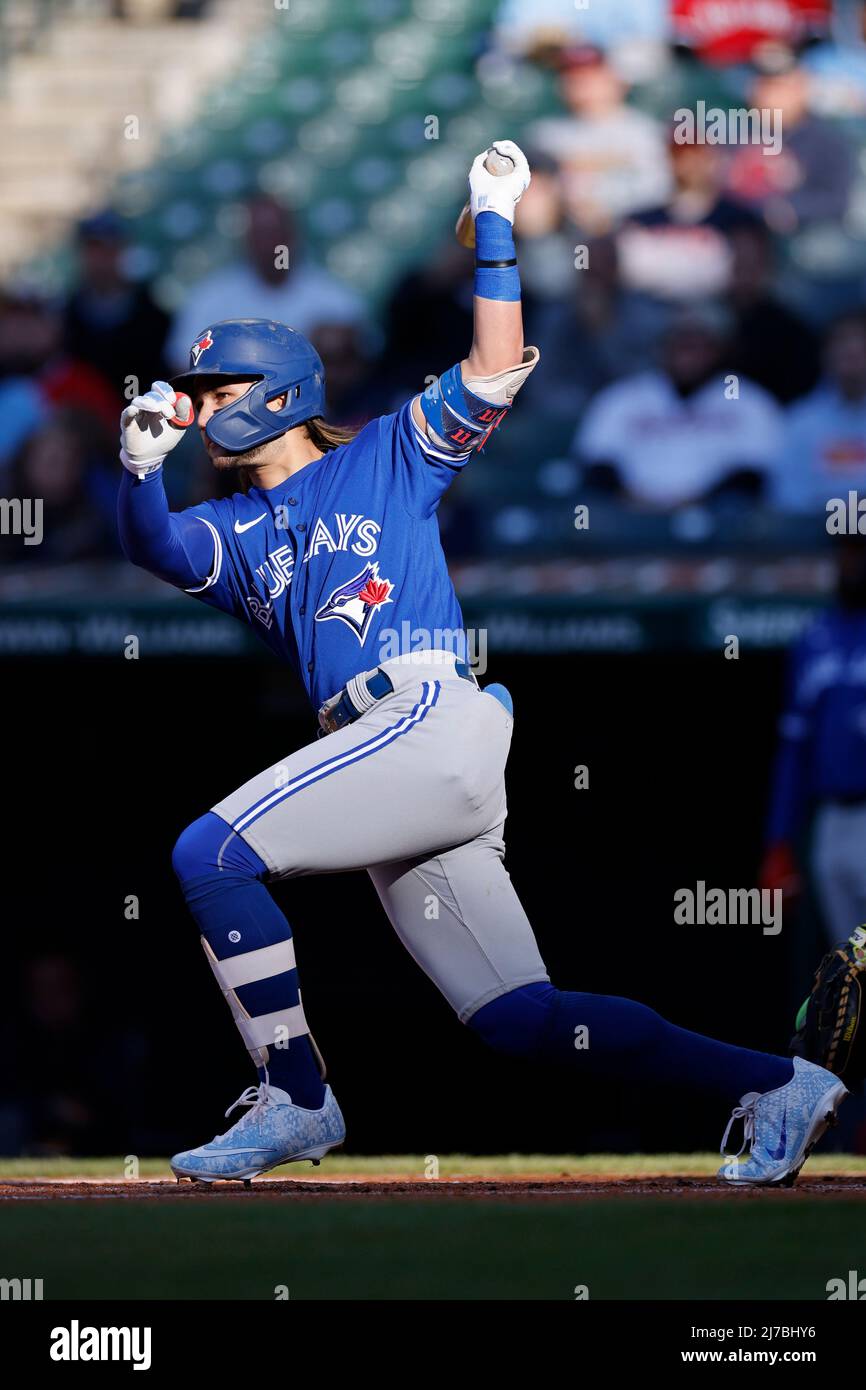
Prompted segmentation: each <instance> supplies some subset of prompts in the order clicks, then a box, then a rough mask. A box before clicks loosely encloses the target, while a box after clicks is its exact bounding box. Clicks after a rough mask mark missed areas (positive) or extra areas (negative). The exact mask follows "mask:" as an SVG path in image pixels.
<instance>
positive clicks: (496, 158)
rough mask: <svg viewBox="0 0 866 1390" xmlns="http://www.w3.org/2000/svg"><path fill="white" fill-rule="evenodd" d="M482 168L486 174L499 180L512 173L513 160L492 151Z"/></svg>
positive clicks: (506, 155)
mask: <svg viewBox="0 0 866 1390" xmlns="http://www.w3.org/2000/svg"><path fill="white" fill-rule="evenodd" d="M484 167H485V169H486V170H487V172H488V174H493V175H494V176H495V177H496V178H501V177H502V175H503V174H511V173H513V171H514V160H513V159H512V158H511V156H510V155H508V154H500V153H499V151H498V150H495V149H492V150H491V151H490V153H489V154H488V156H487V158H486V159H485V161H484Z"/></svg>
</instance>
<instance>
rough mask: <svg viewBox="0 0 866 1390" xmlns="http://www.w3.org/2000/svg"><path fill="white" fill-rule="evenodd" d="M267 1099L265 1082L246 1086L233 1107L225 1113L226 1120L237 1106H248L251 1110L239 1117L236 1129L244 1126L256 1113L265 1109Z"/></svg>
mask: <svg viewBox="0 0 866 1390" xmlns="http://www.w3.org/2000/svg"><path fill="white" fill-rule="evenodd" d="M269 1099H270V1097H269V1095H268V1087H267V1083H266V1082H262V1084H261V1085H260V1086H248V1087H247V1089H246V1090H245V1091H243V1092H242V1093H241V1094H240V1095H239V1096H238V1098H237V1100H236V1101H235V1103H234V1105H230V1106H229V1108H228V1110H227V1111H226V1119H228V1117H229V1115H230V1114H231V1113H232V1111H233V1110H237V1108H238V1106H239V1105H249V1106H250V1107H251V1109H249V1110H248V1111H247V1113H246V1114H245V1115H241V1118H240V1119H239V1120H238V1121H237V1124H238V1127H240V1126H242V1125H245V1124H247V1122H248V1121H249V1120H251V1119H252V1117H253V1115H255V1114H256V1113H257V1111H259V1110H263V1109H264V1108H265V1106H266V1105H267V1104H268V1102H269Z"/></svg>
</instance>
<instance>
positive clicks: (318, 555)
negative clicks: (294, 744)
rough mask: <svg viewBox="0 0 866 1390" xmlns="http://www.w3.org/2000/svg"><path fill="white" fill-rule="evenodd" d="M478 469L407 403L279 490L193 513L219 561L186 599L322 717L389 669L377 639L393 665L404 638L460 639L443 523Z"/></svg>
mask: <svg viewBox="0 0 866 1390" xmlns="http://www.w3.org/2000/svg"><path fill="white" fill-rule="evenodd" d="M469 456H470V455H469V452H466V453H464V454H457V455H454V454H451V453H445V452H444V451H443V450H441V449H438V448H437V447H436V446H435V445H434V444H433V443H431V441H430V440H429V439H427V438H426V437H425V436H424V435H423V434H422V432H421V431H420V430H419V428H418V427H417V425H416V424H415V421H414V420H413V418H412V414H411V402H407V404H406V405H404V406H403V407H402V409H401V410H399V411H398V412H397V413H396V414H394V415H385V416H382V417H381V418H379V419H378V420H373V421H371V422H370V424H368V425H366V426H365V427H364V429H362V430H361V432H360V433H359V434H358V435H357V436H356V438H355V439H353V440H352V441H351V442H350V443H348V444H344V445H342V446H340V447H339V448H337V449H334V450H332V451H330V452H329V453H326V454H324V455H323V456H322V457H321V458H320V459H315V460H314V461H313V462H311V463H309V464H307V465H306V466H305V467H304V468H302V469H301V470H300V471H299V472H297V473H295V474H293V475H292V476H291V477H290V478H287V479H286V480H285V481H284V482H282V483H279V484H278V485H277V486H276V487H274V488H269V489H267V490H264V489H262V488H251V489H250V490H249V492H248V493H247V494H246V495H244V494H242V493H236V494H235V495H234V496H232V497H228V498H223V499H219V500H215V501H210V502H202V503H199V504H198V505H196V506H193V507H189V508H187V510H186V512H185V513H183V515H184V516H192V517H195V518H197V519H198V520H199V521H201V522H202V524H203V525H204V526H207V527H208V529H209V530H210V532H211V535H212V537H213V543H214V561H213V568H212V570H211V573H210V574H209V575H208V577H207V579H206V580H205V581H204V583H202V584H200V585H197V586H195V587H193V588H190V589H187V592H188V593H192V594H194V595H195V597H197V598H200V599H202V600H203V601H204V602H205V603H209V604H211V605H213V606H214V607H215V608H220V609H222V610H223V611H224V612H227V613H232V614H233V615H234V616H235V617H238V618H242V619H243V620H245V621H246V622H248V623H249V624H250V625H251V626H252V627H253V629H254V631H256V633H257V634H258V636H259V637H260V638H261V639H262V640H263V641H264V642H265V643H266V644H267V645H268V646H269V647H270V648H271V650H272V651H274V652H275V653H276V655H278V656H280V657H283V658H285V659H286V660H288V661H289V663H290V664H291V666H292V667H293V668H294V670H295V671H297V673H298V675H299V676H300V678H301V680H302V681H303V682H304V685H305V686H306V689H307V692H308V694H309V696H310V699H311V700H312V702H313V705H314V706H318V705H319V704H321V702H322V701H323V700H325V699H327V698H328V697H329V696H331V695H333V694H334V693H335V692H336V691H338V690H340V689H341V688H342V687H343V686H344V685H345V684H346V681H347V680H349V679H350V678H351V677H352V676H355V675H357V674H358V673H359V672H360V671H366V670H369V669H370V668H372V667H375V666H376V665H378V663H379V661H380V660H382V659H384V657H383V656H382V654H381V653H380V649H379V639H380V637H382V639H383V641H385V642H386V643H387V655H388V656H393V655H394V650H393V643H394V633H395V632H397V633H403V632H414V633H417V631H418V630H422V631H426V632H429V633H431V634H432V633H435V632H436V631H437V630H438V631H440V632H441V631H444V632H450V633H453V632H459V633H462V632H463V617H462V614H461V611H460V606H459V603H458V601H457V596H456V594H455V592H454V586H453V584H452V582H451V578H450V576H449V574H448V569H447V565H446V563H445V556H444V554H443V551H442V546H441V544H440V540H439V525H438V521H437V518H436V509H437V507H438V505H439V500H440V498H441V496H442V493H443V492H444V491H445V489H446V488H447V487H448V485H449V484H450V483H451V482H452V481H453V480H454V478H455V477H456V476H457V474H458V473H459V471H460V469H461V468H462V466H463V464H465V462H466V460H467V459H468V458H469ZM460 654H461V653H458V655H460Z"/></svg>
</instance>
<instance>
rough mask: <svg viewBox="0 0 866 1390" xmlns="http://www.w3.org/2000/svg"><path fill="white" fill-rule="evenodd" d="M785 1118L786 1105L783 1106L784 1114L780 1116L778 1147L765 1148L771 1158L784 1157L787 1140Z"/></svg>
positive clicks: (786, 1112)
mask: <svg viewBox="0 0 866 1390" xmlns="http://www.w3.org/2000/svg"><path fill="white" fill-rule="evenodd" d="M787 1120H788V1107H787V1106H786V1107H785V1113H784V1115H783V1116H782V1132H781V1134H780V1135H779V1144H778V1147H777V1148H775V1149H768V1150H767V1152H768V1153H769V1155H770V1157H771V1158H784V1157H785V1146H786V1144H787V1141H788V1131H787V1128H786V1125H787Z"/></svg>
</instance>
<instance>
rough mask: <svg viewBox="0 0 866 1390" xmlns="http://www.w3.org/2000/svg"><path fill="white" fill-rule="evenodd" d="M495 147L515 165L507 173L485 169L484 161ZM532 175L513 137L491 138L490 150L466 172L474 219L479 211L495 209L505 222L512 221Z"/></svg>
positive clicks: (483, 152)
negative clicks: (507, 138)
mask: <svg viewBox="0 0 866 1390" xmlns="http://www.w3.org/2000/svg"><path fill="white" fill-rule="evenodd" d="M493 150H495V151H496V154H499V155H505V156H507V157H508V158H509V159H510V160H511V161H512V163H513V164H514V169H513V170H512V172H511V173H509V174H500V175H498V176H497V175H496V174H491V173H490V171H489V170H488V169H487V168H485V164H486V161H487V160H488V158H489V157H490V155H491V151H493ZM531 177H532V175H531V174H530V172H529V164H528V163H527V160H526V155H525V154H524V153H523V150H522V149H521V148H520V146H519V145H515V143H514V141H513V140H494V141H493V144H492V146H491V147H490V149H487V150H484V151H482V153H481V154H480V155H478V157H477V159H476V160H475V162H474V163H473V165H472V168H471V169H470V171H469V206H470V208H471V210H472V216H473V218H475V217H477V216H478V214H479V212H498V213H499V216H500V217H504V218H505V219H506V221H508V222H512V223H513V222H514V209H515V208H516V207H517V204H518V203H519V202H520V199H521V198H522V197H523V195H524V193H525V192H526V190H527V188H528V187H529V181H530V179H531Z"/></svg>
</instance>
